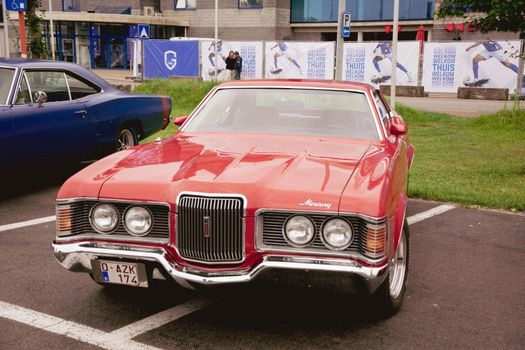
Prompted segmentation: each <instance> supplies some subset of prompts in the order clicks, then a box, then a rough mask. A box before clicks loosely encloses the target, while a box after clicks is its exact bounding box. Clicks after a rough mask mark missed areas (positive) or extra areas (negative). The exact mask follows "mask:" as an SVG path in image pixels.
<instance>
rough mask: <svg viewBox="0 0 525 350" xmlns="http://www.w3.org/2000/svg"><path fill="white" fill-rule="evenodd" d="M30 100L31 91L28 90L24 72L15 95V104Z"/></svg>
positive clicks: (29, 101) (25, 102)
mask: <svg viewBox="0 0 525 350" xmlns="http://www.w3.org/2000/svg"><path fill="white" fill-rule="evenodd" d="M31 102H33V100H32V98H31V91H29V87H28V86H27V79H26V76H25V74H24V76H23V77H22V80H21V81H20V87H19V89H18V95H17V96H16V102H15V104H17V105H26V104H28V103H31Z"/></svg>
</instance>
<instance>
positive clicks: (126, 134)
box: [117, 126, 139, 151]
mask: <svg viewBox="0 0 525 350" xmlns="http://www.w3.org/2000/svg"><path fill="white" fill-rule="evenodd" d="M138 143H139V140H138V137H137V133H136V132H135V129H134V128H133V127H132V126H126V127H124V128H122V129H120V131H119V133H118V138H117V151H121V150H123V149H126V148H129V147H133V146H135V145H138Z"/></svg>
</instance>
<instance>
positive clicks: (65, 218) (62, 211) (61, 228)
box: [56, 205, 72, 236]
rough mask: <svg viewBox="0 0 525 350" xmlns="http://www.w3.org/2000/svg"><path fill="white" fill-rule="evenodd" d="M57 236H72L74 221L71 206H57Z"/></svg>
mask: <svg viewBox="0 0 525 350" xmlns="http://www.w3.org/2000/svg"><path fill="white" fill-rule="evenodd" d="M56 211H57V235H58V236H63V235H68V234H71V227H72V222H71V221H72V219H71V207H70V206H69V205H61V206H57V210H56Z"/></svg>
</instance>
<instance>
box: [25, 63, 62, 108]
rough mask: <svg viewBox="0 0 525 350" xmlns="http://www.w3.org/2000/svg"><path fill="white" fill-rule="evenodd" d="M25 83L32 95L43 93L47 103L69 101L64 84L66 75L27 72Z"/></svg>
mask: <svg viewBox="0 0 525 350" xmlns="http://www.w3.org/2000/svg"><path fill="white" fill-rule="evenodd" d="M26 77H27V82H28V83H29V86H30V88H31V92H32V93H33V94H34V93H36V92H37V91H43V92H45V93H46V95H47V102H59V101H69V100H70V98H69V91H68V89H67V84H66V75H65V74H64V73H63V72H50V71H28V72H26Z"/></svg>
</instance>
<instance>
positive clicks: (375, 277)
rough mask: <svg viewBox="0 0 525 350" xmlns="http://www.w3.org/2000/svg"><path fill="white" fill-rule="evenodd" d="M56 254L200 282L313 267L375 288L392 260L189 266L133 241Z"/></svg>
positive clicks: (83, 266) (62, 259) (282, 259)
mask: <svg viewBox="0 0 525 350" xmlns="http://www.w3.org/2000/svg"><path fill="white" fill-rule="evenodd" d="M51 247H52V249H53V255H54V256H55V258H56V259H57V261H58V262H59V263H60V264H61V265H62V266H63V267H64V268H66V269H68V270H71V271H75V272H89V273H92V268H91V260H93V259H99V258H118V259H132V260H138V261H153V262H158V263H159V264H160V265H162V267H163V268H164V269H165V271H166V272H167V273H168V274H170V275H171V276H172V277H173V278H174V279H178V278H181V279H184V280H186V281H189V282H195V283H200V284H207V285H211V284H224V283H242V282H249V281H251V280H253V279H254V278H255V277H257V275H258V274H259V273H261V272H262V271H264V270H266V269H289V270H309V271H325V272H343V273H350V274H353V275H356V276H359V277H361V278H363V279H364V280H365V281H366V282H367V284H368V286H369V287H370V290H372V291H373V290H375V288H377V287H378V286H379V285H380V284H381V282H383V280H384V278H385V277H386V275H387V274H386V272H387V271H388V266H389V263H388V262H384V263H383V264H381V265H380V266H376V267H368V266H363V265H361V264H359V263H358V262H355V261H352V260H347V259H344V260H342V259H322V258H305V257H296V256H271V255H270V256H266V257H264V258H263V260H262V262H260V263H259V264H258V265H256V266H254V267H253V268H251V269H245V270H228V271H211V272H210V271H206V270H201V269H198V268H186V267H184V266H182V265H179V264H177V263H176V262H170V261H168V259H167V258H166V256H168V252H167V251H166V250H165V249H163V248H161V247H158V248H146V247H144V248H142V247H133V246H129V245H116V244H115V245H107V244H97V243H94V242H77V243H70V244H56V243H55V242H53V243H52V244H51Z"/></svg>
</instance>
